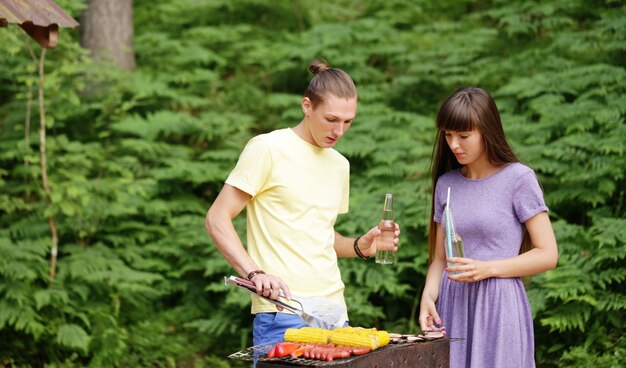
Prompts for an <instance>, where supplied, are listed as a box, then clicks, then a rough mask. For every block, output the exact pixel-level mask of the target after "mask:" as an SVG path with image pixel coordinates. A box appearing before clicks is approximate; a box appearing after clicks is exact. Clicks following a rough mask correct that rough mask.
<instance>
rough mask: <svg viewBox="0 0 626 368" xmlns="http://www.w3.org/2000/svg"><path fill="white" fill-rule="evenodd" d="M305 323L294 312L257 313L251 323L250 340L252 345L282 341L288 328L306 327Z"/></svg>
mask: <svg viewBox="0 0 626 368" xmlns="http://www.w3.org/2000/svg"><path fill="white" fill-rule="evenodd" d="M306 326H307V324H306V323H304V321H303V320H302V319H301V318H300V317H299V316H297V315H295V314H290V313H280V312H277V313H257V314H256V316H255V317H254V322H253V323H252V342H253V343H254V345H260V344H265V343H269V342H280V341H284V336H285V331H287V329H288V328H300V327H306Z"/></svg>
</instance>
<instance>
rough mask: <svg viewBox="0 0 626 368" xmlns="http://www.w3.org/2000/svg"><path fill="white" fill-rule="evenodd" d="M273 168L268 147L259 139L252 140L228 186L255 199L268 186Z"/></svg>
mask: <svg viewBox="0 0 626 368" xmlns="http://www.w3.org/2000/svg"><path fill="white" fill-rule="evenodd" d="M271 168H272V158H271V152H270V150H269V147H268V145H267V144H266V143H265V142H264V141H263V140H262V139H259V137H255V138H252V139H251V140H250V141H248V144H246V147H245V148H244V149H243V151H242V152H241V155H240V156H239V161H237V165H236V166H235V168H234V169H233V171H231V173H230V175H228V178H227V179H226V184H228V185H232V186H233V187H235V188H237V189H240V190H242V191H244V192H246V193H248V194H250V195H251V196H252V197H254V196H256V195H257V194H259V193H260V192H262V191H263V190H265V188H266V186H267V185H268V181H269V177H270V172H271Z"/></svg>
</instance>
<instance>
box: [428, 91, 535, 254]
mask: <svg viewBox="0 0 626 368" xmlns="http://www.w3.org/2000/svg"><path fill="white" fill-rule="evenodd" d="M474 129H478V130H479V131H480V133H481V134H482V137H483V143H484V146H485V150H486V152H487V157H488V158H489V162H491V164H493V165H495V166H502V165H505V164H508V163H512V162H519V160H518V159H517V157H516V156H515V154H514V153H513V150H512V149H511V147H510V146H509V144H508V142H507V141H506V137H505V135H504V129H503V128H502V121H501V120H500V113H499V112H498V107H497V106H496V103H495V101H494V100H493V97H491V95H490V94H489V92H487V91H485V90H484V89H482V88H479V87H463V88H460V89H458V90H456V91H455V92H454V93H453V94H452V95H451V96H450V97H448V99H447V100H445V102H444V103H443V104H442V105H441V108H440V109H439V112H438V113H437V137H436V139H435V144H434V146H433V153H432V156H431V161H430V171H431V173H432V200H431V208H430V228H429V232H428V248H429V250H428V251H429V257H428V260H429V263H430V262H432V260H433V257H434V254H435V240H436V234H437V231H436V230H437V224H436V223H435V220H434V215H435V188H436V185H437V179H439V177H440V176H441V175H443V174H445V173H446V172H448V171H450V170H452V169H456V168H459V167H461V164H459V162H458V161H457V159H456V157H455V156H454V154H453V153H452V151H451V150H450V147H449V146H448V143H447V142H446V135H445V131H446V130H452V131H457V132H466V131H470V130H474ZM531 247H532V244H531V242H530V237H529V236H528V232H526V231H525V232H524V239H523V240H522V246H521V248H520V253H523V252H525V251H527V250H530V249H531Z"/></svg>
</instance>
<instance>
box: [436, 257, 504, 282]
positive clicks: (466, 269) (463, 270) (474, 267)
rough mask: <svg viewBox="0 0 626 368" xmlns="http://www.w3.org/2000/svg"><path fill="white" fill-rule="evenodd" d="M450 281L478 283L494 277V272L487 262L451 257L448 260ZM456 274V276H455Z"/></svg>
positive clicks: (447, 268)
mask: <svg viewBox="0 0 626 368" xmlns="http://www.w3.org/2000/svg"><path fill="white" fill-rule="evenodd" d="M446 262H447V267H446V271H448V279H450V280H452V281H457V282H476V281H480V280H484V279H488V278H490V277H493V270H492V268H491V267H490V263H489V262H487V261H478V260H475V259H469V258H460V257H451V258H448V259H446ZM453 273H456V274H453Z"/></svg>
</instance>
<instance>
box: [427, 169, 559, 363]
mask: <svg viewBox="0 0 626 368" xmlns="http://www.w3.org/2000/svg"><path fill="white" fill-rule="evenodd" d="M448 187H450V188H451V190H450V209H451V211H452V216H453V218H454V226H455V229H456V231H457V233H458V234H459V235H460V236H461V238H462V239H463V247H464V250H465V257H467V258H471V259H476V260H483V261H490V260H497V259H504V258H510V257H514V256H516V255H518V254H519V249H520V245H521V243H522V237H523V231H524V222H525V221H527V220H528V219H530V218H531V217H533V216H535V215H537V214H538V213H540V212H543V211H547V210H548V208H547V207H546V205H545V203H544V200H543V193H542V191H541V188H540V187H539V183H538V182H537V178H536V176H535V173H534V172H533V170H532V169H530V168H529V167H527V166H525V165H523V164H521V163H512V164H508V165H507V166H505V167H504V168H503V169H501V170H500V171H498V172H497V173H495V174H493V175H491V176H488V177H486V178H483V179H476V180H472V179H467V178H466V177H464V176H463V175H462V174H461V173H460V172H459V170H458V169H457V170H452V171H450V172H448V173H446V174H444V175H442V176H441V177H439V180H438V182H437V188H436V190H435V217H434V219H435V222H437V223H442V220H443V224H442V225H443V226H445V216H442V215H443V210H444V208H445V204H446V203H445V202H446V196H447V192H448ZM442 217H444V218H443V219H442ZM444 229H445V227H444ZM447 276H448V275H447V273H446V272H445V271H444V275H443V279H442V282H441V287H440V290H439V299H438V301H437V311H438V313H439V316H440V317H441V321H442V324H443V326H445V327H446V334H447V335H448V336H449V337H451V338H462V339H463V340H460V341H452V342H451V343H450V367H453V368H456V367H473V368H490V367H493V368H506V367H515V368H527V367H535V359H534V355H535V353H534V350H535V349H534V347H535V344H534V335H533V321H532V313H531V311H530V305H529V303H528V298H527V296H526V291H525V289H524V285H523V284H522V280H521V278H519V277H515V278H490V279H485V280H481V281H478V282H471V283H461V282H455V281H450V280H448V277H447Z"/></svg>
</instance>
